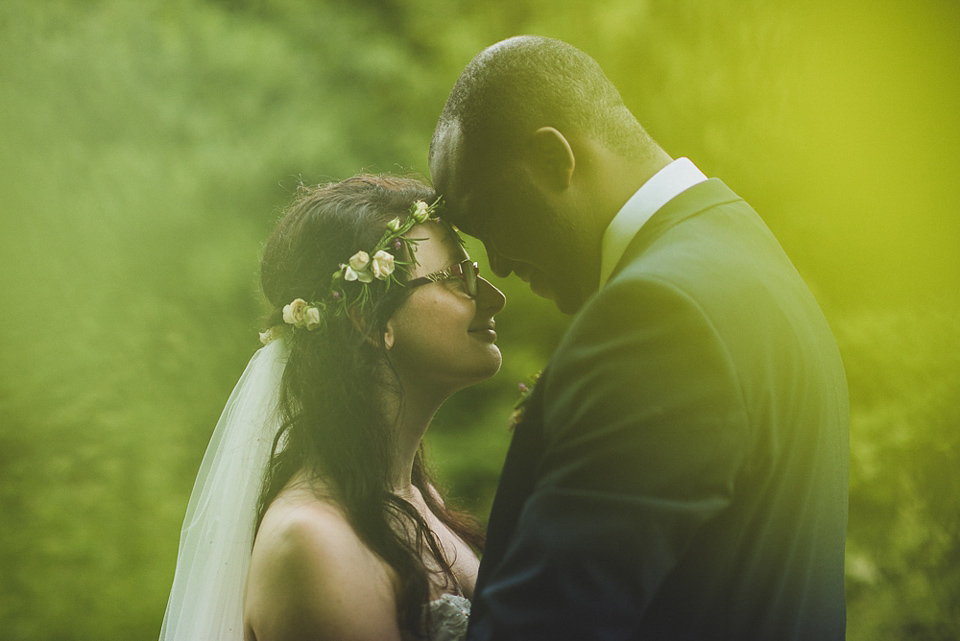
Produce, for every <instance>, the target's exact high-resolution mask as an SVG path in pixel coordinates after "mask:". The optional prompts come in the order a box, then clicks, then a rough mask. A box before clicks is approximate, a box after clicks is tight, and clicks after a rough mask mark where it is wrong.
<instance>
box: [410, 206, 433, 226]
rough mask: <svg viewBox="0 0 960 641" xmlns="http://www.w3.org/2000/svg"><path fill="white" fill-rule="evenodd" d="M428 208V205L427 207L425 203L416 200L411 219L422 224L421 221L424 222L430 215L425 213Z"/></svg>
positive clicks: (427, 212)
mask: <svg viewBox="0 0 960 641" xmlns="http://www.w3.org/2000/svg"><path fill="white" fill-rule="evenodd" d="M428 208H429V205H427V203H425V202H423V201H422V200H418V201H417V204H416V209H415V210H414V211H413V219H414V220H415V221H417V222H418V223H422V222H423V221H425V220H426V219H427V216H429V215H430V212H429V211H427V210H428Z"/></svg>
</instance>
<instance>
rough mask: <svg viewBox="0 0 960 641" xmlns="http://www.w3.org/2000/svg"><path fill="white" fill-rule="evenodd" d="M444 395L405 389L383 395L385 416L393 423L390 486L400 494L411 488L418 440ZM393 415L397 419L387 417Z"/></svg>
mask: <svg viewBox="0 0 960 641" xmlns="http://www.w3.org/2000/svg"><path fill="white" fill-rule="evenodd" d="M445 399H446V396H444V397H443V398H437V397H430V396H425V395H423V394H417V393H416V392H415V391H407V392H405V393H404V394H403V395H402V396H401V395H399V394H395V393H392V392H391V393H389V394H388V395H387V397H386V398H384V399H383V402H384V410H385V416H387V418H388V421H387V422H388V423H393V429H394V449H393V466H392V469H393V479H392V485H393V489H394V490H395V491H396V492H397V493H398V494H400V495H403V494H404V493H409V492H410V491H411V490H412V487H411V486H412V472H413V462H414V459H415V458H416V456H417V452H418V451H419V449H420V441H422V440H423V435H424V434H425V433H426V431H427V427H429V425H430V421H432V420H433V416H434V414H436V413H437V410H438V409H440V405H441V404H442V403H443V401H444V400H445ZM394 417H395V419H396V420H390V419H393V418H394Z"/></svg>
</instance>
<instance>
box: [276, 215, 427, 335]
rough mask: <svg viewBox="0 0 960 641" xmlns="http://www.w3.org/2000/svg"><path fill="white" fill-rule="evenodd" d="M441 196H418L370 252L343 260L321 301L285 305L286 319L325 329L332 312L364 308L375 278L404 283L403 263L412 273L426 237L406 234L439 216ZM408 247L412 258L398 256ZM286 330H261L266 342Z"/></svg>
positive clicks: (299, 300)
mask: <svg viewBox="0 0 960 641" xmlns="http://www.w3.org/2000/svg"><path fill="white" fill-rule="evenodd" d="M439 206H440V198H437V199H436V200H435V201H433V203H432V204H429V205H428V204H427V203H426V202H424V201H422V200H418V201H417V202H415V203H414V204H413V205H411V206H410V216H409V217H407V219H406V220H403V221H401V220H400V218H399V217H397V218H394V219H393V220H391V221H390V222H388V223H387V229H386V231H385V232H384V233H383V236H381V237H380V240H379V241H378V242H377V244H376V245H375V246H374V247H373V249H372V250H371V251H370V252H366V251H363V250H360V251H358V252H357V253H355V254H354V255H353V256H351V257H350V259H349V260H348V261H347V262H346V263H340V267H339V269H337V271H335V272H333V275H332V276H331V278H330V291H329V293H328V295H327V296H324V297H323V298H322V299H321V300H319V301H313V302H308V301H305V300H304V299H302V298H297V299H295V300H293V301H292V302H291V303H289V304H287V305H284V307H283V322H284V323H286V324H287V325H291V326H293V327H294V328H303V329H306V330H308V331H313V330H315V329H322V328H324V327H325V326H326V322H327V319H328V318H329V317H331V316H340V315H343V314H346V313H348V312H349V310H350V309H351V308H353V307H359V309H360V311H361V312H362V311H363V308H364V306H365V305H366V304H367V302H368V301H369V300H370V296H371V294H370V289H369V288H368V285H369V284H370V283H373V282H374V281H377V280H379V281H383V282H384V283H385V284H386V289H387V291H389V289H390V286H391V284H393V283H396V284H397V285H400V286H401V287H402V286H403V283H402V282H401V281H400V280H398V279H397V277H396V269H397V267H399V268H400V269H402V270H403V271H404V272H407V273H408V274H409V268H410V265H416V264H417V260H416V258H414V248H415V247H416V245H417V243H418V242H420V241H421V240H423V239H422V238H407V237H406V236H404V234H406V233H407V232H408V231H410V229H411V228H413V226H414V225H419V224H420V223H423V222H425V221H427V220H430V219H433V218H436V212H437V209H438V208H439ZM404 248H405V249H406V253H407V255H408V256H410V258H411V260H409V261H403V260H400V259H398V258H397V252H400V251H402V250H404ZM391 252H393V253H391ZM348 283H356V284H358V285H360V289H359V291H358V293H355V294H353V295H350V290H354V291H357V290H356V287H355V286H354V285H348ZM284 330H285V326H283V325H277V326H274V327H271V328H270V329H268V330H267V331H265V332H261V333H260V342H262V343H263V344H264V345H266V344H268V343H270V341H272V340H274V339H275V338H277V337H278V336H279V335H280V334H281V333H283V332H284Z"/></svg>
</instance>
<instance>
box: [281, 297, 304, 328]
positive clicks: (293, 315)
mask: <svg viewBox="0 0 960 641" xmlns="http://www.w3.org/2000/svg"><path fill="white" fill-rule="evenodd" d="M306 311H307V301H305V300H303V299H302V298H298V299H296V300H294V301H293V302H292V303H290V304H289V305H284V306H283V322H285V323H289V324H290V325H300V324H301V323H303V314H304V312H306Z"/></svg>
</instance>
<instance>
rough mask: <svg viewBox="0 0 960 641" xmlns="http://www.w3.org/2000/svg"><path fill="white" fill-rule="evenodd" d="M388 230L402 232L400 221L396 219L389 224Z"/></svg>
mask: <svg viewBox="0 0 960 641" xmlns="http://www.w3.org/2000/svg"><path fill="white" fill-rule="evenodd" d="M387 229H389V230H390V231H400V219H399V218H394V219H393V220H391V221H390V222H389V223H387Z"/></svg>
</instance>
